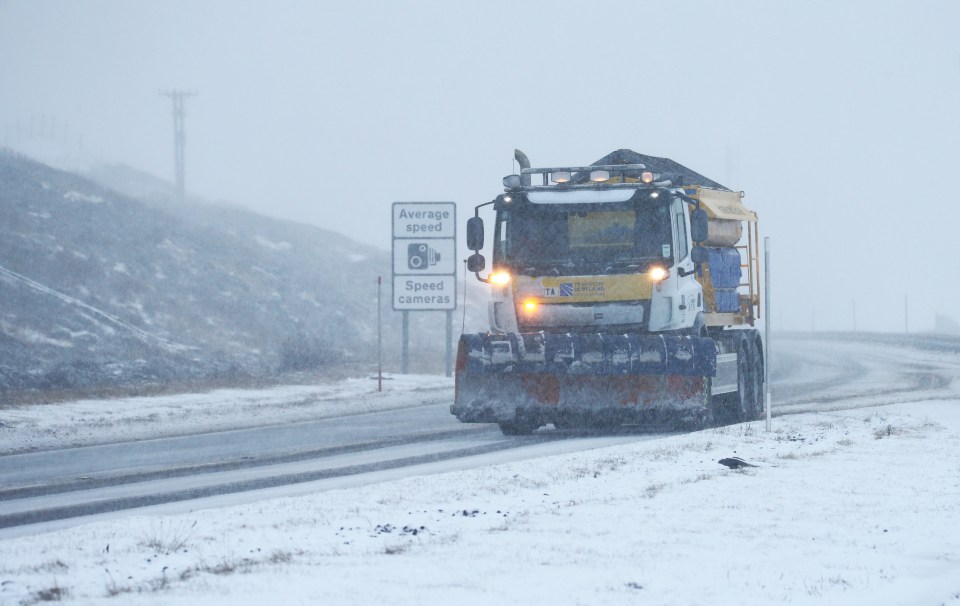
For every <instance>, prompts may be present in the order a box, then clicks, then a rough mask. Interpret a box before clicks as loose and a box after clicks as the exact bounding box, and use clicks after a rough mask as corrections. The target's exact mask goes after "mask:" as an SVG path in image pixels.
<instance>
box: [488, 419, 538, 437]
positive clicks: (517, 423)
mask: <svg viewBox="0 0 960 606" xmlns="http://www.w3.org/2000/svg"><path fill="white" fill-rule="evenodd" d="M497 425H499V426H500V431H501V432H503V435H505V436H528V435H530V434H532V433H533V432H534V431H536V430H537V429H539V428H540V424H539V423H537V422H536V421H529V420H526V419H514V420H513V421H500V422H499V423H497Z"/></svg>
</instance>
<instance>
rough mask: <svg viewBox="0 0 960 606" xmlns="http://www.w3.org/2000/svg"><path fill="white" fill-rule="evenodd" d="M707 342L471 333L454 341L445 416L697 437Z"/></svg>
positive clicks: (709, 369)
mask: <svg viewBox="0 0 960 606" xmlns="http://www.w3.org/2000/svg"><path fill="white" fill-rule="evenodd" d="M715 375H716V346H715V343H714V342H713V340H712V339H707V338H699V337H679V336H662V335H604V334H586V335H570V334H564V335H557V334H549V333H530V334H505V335H494V334H474V335H464V336H463V337H461V339H460V344H459V347H458V351H457V364H456V396H455V399H454V404H453V406H451V412H452V413H453V414H454V415H456V416H457V418H458V419H460V420H461V421H464V422H477V423H499V424H501V427H512V428H516V427H525V428H531V427H532V428H533V429H535V428H536V427H539V426H540V425H543V424H546V423H553V424H554V425H555V426H557V427H559V428H592V427H610V426H615V425H621V424H642V425H646V426H656V427H660V426H683V427H687V428H699V427H703V426H706V425H709V424H710V423H711V422H712V418H711V416H712V413H711V407H710V405H709V402H710V379H711V378H712V377H713V376H715Z"/></svg>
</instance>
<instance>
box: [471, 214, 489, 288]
mask: <svg viewBox="0 0 960 606" xmlns="http://www.w3.org/2000/svg"><path fill="white" fill-rule="evenodd" d="M471 220H472V219H471ZM480 228H481V229H483V224H482V223H481V224H480ZM481 235H482V234H481ZM486 267H487V260H486V259H484V258H483V255H481V254H480V253H473V254H472V255H470V256H469V257H467V271H470V272H473V273H475V274H478V273H480V272H481V271H483V270H484V269H485V268H486Z"/></svg>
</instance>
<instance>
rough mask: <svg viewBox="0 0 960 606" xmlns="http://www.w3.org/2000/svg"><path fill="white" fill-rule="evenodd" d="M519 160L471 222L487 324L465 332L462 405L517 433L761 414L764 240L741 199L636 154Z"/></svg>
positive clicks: (459, 376)
mask: <svg viewBox="0 0 960 606" xmlns="http://www.w3.org/2000/svg"><path fill="white" fill-rule="evenodd" d="M514 157H515V159H516V161H517V164H518V165H519V167H520V170H519V174H512V175H508V176H506V177H504V179H503V184H504V192H503V193H502V194H500V195H498V196H497V197H496V198H495V199H493V200H492V201H490V202H486V203H484V204H480V205H478V206H477V207H476V210H475V212H474V216H473V217H471V218H470V219H469V220H468V222H467V226H466V227H467V246H468V248H469V249H470V250H472V251H473V254H471V255H470V257H469V258H468V259H467V269H468V271H470V272H473V273H474V274H475V275H476V277H477V279H479V280H481V281H483V282H487V283H488V284H489V285H490V301H489V305H488V315H489V322H490V330H489V331H488V332H484V333H479V334H464V335H462V336H461V337H460V341H459V344H458V349H457V357H456V366H455V367H456V395H455V398H454V404H453V405H452V406H451V412H452V413H453V414H454V415H456V417H457V418H458V419H460V420H461V421H464V422H468V423H497V424H499V426H500V429H501V430H502V431H503V433H505V434H508V435H519V434H528V433H531V432H533V431H535V430H537V429H538V428H540V427H541V426H543V425H545V424H548V423H552V424H553V425H554V426H555V427H556V428H558V429H587V428H606V427H613V426H618V425H623V424H640V425H644V426H648V427H659V426H661V425H671V426H683V427H691V428H699V427H704V426H709V425H711V424H714V423H730V422H737V421H745V420H752V419H756V418H759V417H760V415H761V414H762V412H763V404H764V398H763V392H764V383H763V382H764V372H763V366H764V356H763V343H762V341H761V339H760V334H759V331H757V330H756V329H755V328H753V326H754V323H755V321H756V320H757V319H758V318H759V313H760V288H759V286H760V285H759V273H760V265H759V255H758V245H759V239H758V238H759V236H758V233H757V215H756V213H754V212H753V211H751V210H749V209H748V208H747V207H746V206H744V204H743V201H742V198H743V193H742V192H738V191H732V190H730V189H728V188H726V187H724V186H722V185H720V184H719V183H717V182H715V181H713V180H711V179H708V178H707V177H704V176H703V175H700V174H698V173H696V172H694V171H692V170H690V169H688V168H686V167H684V166H682V165H680V164H678V163H676V162H674V161H672V160H670V159H668V158H658V157H654V156H646V155H643V154H638V153H636V152H633V151H631V150H628V149H621V150H618V151H615V152H613V153H611V154H609V155H607V156H605V157H604V158H601V159H600V160H598V161H597V162H595V163H594V164H591V165H589V166H557V167H550V168H532V167H531V166H530V162H529V161H528V160H527V157H526V155H524V154H523V152H521V151H519V150H516V151H515V154H514ZM484 206H492V207H493V210H494V212H495V215H496V218H495V222H494V226H493V242H492V244H491V249H492V250H491V252H492V263H491V268H490V272H489V273H488V274H487V275H486V276H481V273H482V272H484V271H485V270H486V258H485V257H484V256H483V254H482V252H481V251H482V250H483V248H484V239H485V238H484V223H483V219H482V218H481V217H480V209H481V208H482V207H484Z"/></svg>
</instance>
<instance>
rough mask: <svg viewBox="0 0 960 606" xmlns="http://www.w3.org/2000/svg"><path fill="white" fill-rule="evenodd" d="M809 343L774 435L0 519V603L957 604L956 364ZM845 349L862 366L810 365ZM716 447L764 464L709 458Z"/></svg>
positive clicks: (659, 439)
mask: <svg viewBox="0 0 960 606" xmlns="http://www.w3.org/2000/svg"><path fill="white" fill-rule="evenodd" d="M797 347H798V349H794V350H793V351H794V352H799V351H800V349H802V348H803V347H805V346H804V345H803V344H800V345H798V346H797ZM809 348H810V349H811V350H813V351H815V352H816V355H815V356H814V355H807V354H803V353H802V352H800V353H797V356H798V357H795V358H794V360H797V359H800V358H803V359H805V360H807V362H806V363H805V365H798V364H791V365H790V368H784V367H781V368H780V369H779V370H778V376H779V383H778V385H779V386H781V388H782V386H786V385H793V386H794V387H796V388H798V389H799V386H802V385H806V388H807V391H808V393H809V401H807V402H804V401H803V398H802V397H799V396H796V397H795V398H794V400H792V401H791V400H789V399H788V398H787V396H786V395H785V396H784V400H786V402H785V405H786V404H788V403H789V404H790V405H793V406H797V407H798V408H799V407H800V406H801V405H803V406H812V405H818V406H822V409H821V410H820V411H818V412H807V413H799V414H789V415H786V416H779V417H777V418H776V419H775V420H774V432H772V433H769V434H768V433H765V432H764V431H763V424H762V423H751V424H743V425H735V426H730V427H723V428H717V429H711V430H705V431H701V432H696V433H692V434H683V435H673V436H670V435H662V436H620V438H622V440H621V443H619V444H613V445H611V444H609V443H603V442H602V440H598V441H596V442H594V443H592V444H581V445H578V446H577V448H575V449H574V450H576V452H566V453H558V451H556V450H555V448H556V447H555V446H554V445H555V444H565V443H566V444H571V443H574V442H576V441H577V440H559V441H556V440H554V441H549V442H542V443H540V444H531V445H530V446H529V448H531V451H530V452H527V453H524V455H523V457H522V458H523V460H516V459H515V458H514V459H510V458H505V457H504V456H503V455H502V454H500V453H495V454H488V455H483V456H484V457H490V458H489V459H484V458H483V457H478V459H477V460H472V461H466V460H462V461H458V462H457V463H456V464H454V463H453V462H450V461H447V462H442V463H440V464H432V465H431V464H425V465H423V466H420V467H416V468H406V469H404V470H402V473H400V471H401V470H392V471H389V472H379V473H378V474H375V475H373V476H370V475H368V476H365V477H361V476H351V477H350V478H348V479H346V480H345V479H342V478H341V479H338V480H337V481H336V482H332V481H330V480H324V481H322V482H311V483H302V484H298V485H295V486H288V487H284V488H274V489H271V490H269V491H261V492H258V493H248V494H244V495H242V497H241V496H240V495H234V496H233V497H218V498H216V499H208V500H201V501H193V502H190V503H180V504H177V505H175V506H174V505H166V506H161V507H157V508H149V509H143V510H139V511H137V512H136V513H135V514H131V513H126V514H115V515H114V517H112V518H110V519H94V520H89V519H88V520H85V521H84V523H82V524H77V525H74V526H73V527H71V528H67V529H61V530H53V529H52V528H53V527H47V530H49V532H43V531H42V530H43V529H37V528H32V529H31V530H30V531H29V533H30V534H28V536H21V537H15V536H13V534H3V531H0V603H8V602H9V603H11V604H16V603H20V602H30V601H33V600H40V599H44V598H45V597H63V598H64V599H71V598H72V599H74V600H77V601H78V602H81V603H135V604H139V603H143V604H148V603H149V604H157V603H171V604H172V603H205V604H206V603H213V604H216V603H223V604H248V603H249V604H258V603H262V602H264V601H268V600H269V601H273V602H278V601H279V602H285V603H286V602H290V603H313V602H320V601H323V602H328V603H342V604H347V603H350V604H356V603H374V602H382V603H387V604H425V603H430V604H432V603H447V602H458V603H466V604H489V603H524V604H527V603H530V602H532V601H537V602H541V601H548V602H554V603H559V604H575V603H583V604H588V603H589V604H593V603H635V602H636V601H638V600H640V601H644V602H647V603H658V604H671V603H675V604H696V603H704V604H707V603H709V604H744V603H758V604H759V603H771V602H786V603H824V604H826V603H844V604H859V603H862V604H867V603H870V604H877V603H880V604H899V603H902V604H919V603H924V604H925V603H930V604H940V603H953V602H956V603H958V604H960V574H958V573H957V571H958V570H960V531H956V530H955V529H956V528H960V454H958V453H960V448H958V447H960V395H958V394H956V392H955V391H954V390H955V389H956V387H955V384H953V383H951V382H950V380H951V377H955V376H956V374H957V370H958V368H960V357H958V356H957V355H956V354H951V353H931V352H929V351H917V350H908V351H904V352H901V353H902V355H900V356H898V357H897V358H896V360H899V361H900V362H899V365H892V363H891V360H890V358H889V355H888V354H885V353H883V352H882V351H880V348H877V347H875V346H872V345H869V346H865V345H860V346H858V345H856V344H853V345H851V344H847V345H846V346H845V348H844V347H840V346H836V345H831V346H830V347H824V346H823V345H822V344H821V345H819V346H817V345H816V344H812V345H810V346H809ZM831 350H832V352H833V353H831ZM838 350H845V351H847V352H848V353H850V352H852V353H854V354H856V357H857V358H859V361H857V362H855V363H853V364H848V363H847V362H842V363H839V366H840V367H842V368H845V369H846V370H841V371H837V370H836V368H834V369H833V370H831V369H830V368H829V363H827V362H825V363H824V364H823V365H821V367H819V368H815V367H816V366H817V363H816V360H818V359H819V360H821V361H822V360H829V358H830V357H831V355H833V356H836V355H838V354H837V353H836V352H837V351H838ZM804 366H805V370H803V371H798V370H797V369H798V368H801V367H804ZM790 369H792V371H790ZM838 375H842V376H844V377H846V378H845V379H844V380H839V379H838V378H837V376H838ZM919 375H923V376H925V377H931V376H932V377H934V379H929V378H927V379H923V380H922V381H921V380H917V376H919ZM884 377H886V379H884ZM409 380H410V381H411V382H413V383H416V382H417V380H416V379H409ZM441 381H442V380H441ZM851 384H853V385H851ZM438 388H439V389H444V387H443V386H439V387H438ZM330 389H331V390H333V391H336V388H334V387H331V388H330ZM339 389H340V390H342V391H345V392H347V395H349V396H350V397H344V398H343V399H344V400H345V401H346V400H349V399H351V398H353V396H354V395H357V394H356V391H355V390H354V391H351V389H353V388H351V387H349V386H341V387H340V388H339ZM429 389H433V388H427V391H429ZM447 389H448V387H447ZM830 389H833V390H839V397H838V398H833V399H830V398H829V397H828V396H827V395H826V394H827V392H828V391H829V390H830ZM410 391H411V393H420V395H422V391H423V390H420V392H418V391H417V389H416V388H415V389H413V390H410ZM931 391H932V392H933V393H934V394H935V397H936V398H937V399H935V400H934V399H930V398H928V397H927V396H929V395H930V392H931ZM781 393H784V394H786V393H787V391H782V392H781ZM795 393H799V392H795ZM911 396H912V397H911ZM411 397H416V396H411ZM356 399H359V400H363V396H362V394H361V395H360V397H358V398H356ZM260 400H261V401H262V400H263V396H262V395H261V397H260ZM332 400H337V398H336V397H332ZM889 401H894V402H900V403H896V404H885V403H886V402H889ZM791 402H792V403H791ZM844 402H847V404H849V405H850V406H852V405H854V404H851V403H850V402H854V403H855V404H856V405H857V406H872V407H870V408H866V409H863V408H857V409H846V408H848V405H847V404H845V403H844ZM84 406H86V407H87V409H88V410H93V409H96V406H95V405H94V404H93V403H86V404H85V405H84ZM168 406H171V408H170V410H171V411H173V410H174V409H175V408H176V406H174V405H169V404H168ZM225 406H226V405H225ZM277 406H278V409H279V408H282V406H280V405H277ZM107 408H109V407H107ZM844 409H846V410H844ZM7 412H8V411H3V413H2V414H3V415H6V413H7ZM794 412H796V411H794ZM221 413H223V411H221ZM21 414H22V416H21V417H20V419H21V421H22V419H23V418H25V417H26V416H27V415H26V414H25V413H21ZM100 414H101V416H104V417H106V416H108V415H107V414H106V412H105V410H103V409H101V410H100ZM121 416H122V415H121ZM170 416H171V418H182V417H183V411H182V410H180V412H174V413H173V414H171V415H170ZM188 416H189V415H188ZM158 418H159V419H162V418H163V415H158V416H157V417H154V419H158ZM7 419H8V417H7V416H0V420H2V421H3V422H4V424H5V425H7V424H8V422H7ZM148 422H150V421H148ZM152 422H153V423H154V424H155V426H156V425H162V424H163V423H162V422H161V421H157V420H154V421H152ZM51 424H52V423H51ZM9 425H10V426H13V424H12V423H11V424H9ZM41 425H43V423H42V422H40V421H37V422H36V424H35V425H32V427H39V426H41ZM104 425H105V426H109V425H110V423H105V424H104ZM126 425H127V424H126V423H123V422H120V423H119V424H118V426H119V427H121V428H124V427H125V426H126ZM27 426H31V425H30V424H27ZM92 433H95V432H94V431H93V430H92V429H90V430H84V431H79V432H76V433H75V434H73V435H71V437H70V439H71V440H81V441H82V440H83V439H90V440H93V441H96V439H95V438H84V437H83V436H85V435H92ZM134 433H136V432H134ZM161 433H162V432H161ZM107 434H108V435H117V434H110V432H109V431H107ZM120 434H121V437H123V436H124V435H126V430H125V429H121V430H120ZM103 435H104V434H102V433H101V434H100V438H99V439H100V440H103ZM578 439H580V438H578ZM33 445H36V442H34V443H33ZM538 448H539V449H540V450H539V451H538V450H536V449H538ZM729 456H741V457H743V458H745V459H747V460H748V461H750V462H751V463H754V464H755V465H756V467H748V468H744V469H740V470H729V469H727V468H726V467H723V466H721V465H719V464H717V461H718V460H719V459H721V458H725V457H729ZM497 457H500V458H497ZM252 498H255V499H256V500H255V501H253V502H246V503H240V500H244V501H250V499H252ZM231 499H232V500H231ZM231 502H232V503H239V504H231ZM74 524H76V523H75V522H74ZM22 530H23V529H21V531H22ZM21 534H22V532H21ZM118 600H119V601H118Z"/></svg>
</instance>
